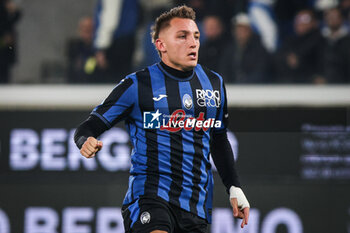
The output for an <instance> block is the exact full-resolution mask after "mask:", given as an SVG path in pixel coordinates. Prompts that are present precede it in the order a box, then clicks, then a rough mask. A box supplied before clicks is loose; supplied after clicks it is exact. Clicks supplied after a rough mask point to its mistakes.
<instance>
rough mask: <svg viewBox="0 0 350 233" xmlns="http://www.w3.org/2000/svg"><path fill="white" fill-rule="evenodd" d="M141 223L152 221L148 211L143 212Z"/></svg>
mask: <svg viewBox="0 0 350 233" xmlns="http://www.w3.org/2000/svg"><path fill="white" fill-rule="evenodd" d="M140 221H141V223H142V224H146V223H149V222H150V221H151V215H150V213H148V212H147V211H145V212H143V213H142V214H141V216H140Z"/></svg>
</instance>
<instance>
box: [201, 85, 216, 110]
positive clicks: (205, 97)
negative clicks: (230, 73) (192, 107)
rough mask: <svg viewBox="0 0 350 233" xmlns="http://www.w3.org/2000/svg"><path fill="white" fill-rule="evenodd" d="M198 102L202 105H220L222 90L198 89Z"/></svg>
mask: <svg viewBox="0 0 350 233" xmlns="http://www.w3.org/2000/svg"><path fill="white" fill-rule="evenodd" d="M196 96H197V104H198V105H199V106H201V107H217V108H218V107H220V92H219V91H218V90H203V89H196Z"/></svg>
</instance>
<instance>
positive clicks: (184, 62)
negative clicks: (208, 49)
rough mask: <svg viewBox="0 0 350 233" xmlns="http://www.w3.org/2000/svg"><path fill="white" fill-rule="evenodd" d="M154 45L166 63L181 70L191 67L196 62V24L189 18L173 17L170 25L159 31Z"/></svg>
mask: <svg viewBox="0 0 350 233" xmlns="http://www.w3.org/2000/svg"><path fill="white" fill-rule="evenodd" d="M156 46H157V49H158V50H159V51H160V52H161V54H162V61H163V62H164V63H165V64H166V65H168V66H170V67H172V68H175V69H178V70H182V71H187V70H191V69H193V68H194V67H195V66H196V65H197V62H198V49H199V30H198V27H197V24H196V23H195V22H194V21H193V20H191V19H183V18H173V19H172V20H171V21H170V26H169V27H167V28H165V29H163V30H162V31H160V33H159V38H158V39H157V40H156Z"/></svg>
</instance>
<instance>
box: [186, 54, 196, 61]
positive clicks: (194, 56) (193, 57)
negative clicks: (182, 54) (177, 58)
mask: <svg viewBox="0 0 350 233" xmlns="http://www.w3.org/2000/svg"><path fill="white" fill-rule="evenodd" d="M188 56H189V57H190V58H191V59H192V60H195V59H197V53H196V52H191V53H189V54H188Z"/></svg>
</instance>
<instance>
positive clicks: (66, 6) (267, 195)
mask: <svg viewBox="0 0 350 233" xmlns="http://www.w3.org/2000/svg"><path fill="white" fill-rule="evenodd" d="M179 4H187V5H188V6H191V7H193V8H194V9H195V11H196V13H197V24H198V26H199V29H200V32H201V39H200V40H201V47H200V52H199V62H200V63H201V64H202V65H204V66H207V67H208V68H210V69H212V70H214V71H216V72H218V73H220V74H221V75H222V76H223V78H224V80H225V82H226V88H227V95H228V103H229V105H228V107H229V113H230V124H229V130H230V132H229V137H230V141H231V144H232V147H233V148H234V152H235V160H236V163H237V167H238V170H239V174H240V176H241V181H242V184H243V190H244V192H245V194H246V196H247V197H248V199H249V201H250V203H251V206H252V209H251V216H250V222H249V225H248V227H246V228H244V229H243V230H241V229H240V227H239V225H240V221H237V220H235V219H233V217H232V213H231V210H230V208H229V202H228V196H227V194H226V193H225V188H224V187H223V185H222V183H221V180H220V178H219V177H218V175H217V174H216V173H215V174H214V176H215V192H214V203H213V204H214V208H213V223H212V225H211V226H210V227H209V232H211V233H236V232H245V233H302V232H304V233H350V198H349V197H350V114H349V113H350V85H349V82H350V34H349V33H350V31H349V30H350V0H289V1H284V0H188V1H180V0H179V1H176V0H74V1H69V0H60V1H54V0H30V1H29V0H27V1H24V0H0V122H1V124H0V233H21V232H24V233H56V232H63V233H92V232H96V233H117V232H118V233H119V232H124V230H123V223H122V218H121V214H120V208H121V203H122V200H123V198H124V194H125V192H126V190H127V182H128V170H129V168H130V152H131V149H132V148H131V145H130V141H129V136H128V134H127V131H126V129H125V127H124V125H123V124H122V123H120V124H118V125H116V127H114V128H113V129H111V130H110V131H108V132H106V133H105V134H103V135H102V136H101V140H102V141H103V142H104V148H103V150H102V151H101V152H99V155H98V156H97V157H96V158H94V159H90V160H87V159H84V158H83V157H82V156H80V155H79V151H78V149H77V148H76V147H75V144H74V142H73V133H74V129H75V127H77V125H79V123H80V122H82V121H83V120H85V119H86V118H87V116H88V115H89V113H90V111H91V110H92V109H93V107H94V106H96V105H98V104H99V103H100V102H101V101H102V100H103V99H104V98H105V97H106V96H107V95H108V94H109V93H110V91H111V90H112V89H113V87H114V86H115V85H116V84H117V83H118V82H119V81H120V80H121V79H122V78H123V77H124V76H125V75H126V74H129V73H131V72H134V71H136V70H138V69H142V68H143V67H145V66H147V65H151V64H153V63H155V62H158V61H159V57H158V55H157V52H156V51H155V49H154V47H153V45H152V43H151V38H150V27H151V25H152V23H153V21H154V19H155V18H156V17H157V16H158V15H159V14H160V13H161V12H163V11H165V10H168V9H170V8H172V7H173V6H176V5H179ZM214 169H215V168H214Z"/></svg>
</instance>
